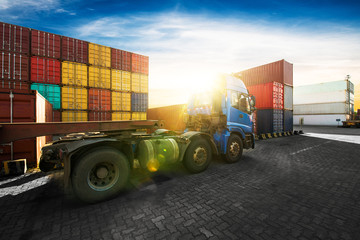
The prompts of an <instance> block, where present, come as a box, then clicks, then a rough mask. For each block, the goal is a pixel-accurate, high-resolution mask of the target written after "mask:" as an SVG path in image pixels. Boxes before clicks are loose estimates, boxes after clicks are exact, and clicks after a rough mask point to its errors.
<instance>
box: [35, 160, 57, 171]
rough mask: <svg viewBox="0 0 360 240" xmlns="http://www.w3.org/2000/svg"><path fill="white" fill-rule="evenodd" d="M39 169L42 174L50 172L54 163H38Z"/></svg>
mask: <svg viewBox="0 0 360 240" xmlns="http://www.w3.org/2000/svg"><path fill="white" fill-rule="evenodd" d="M39 168H40V170H41V171H43V172H50V171H51V170H53V169H54V168H55V164H54V163H48V162H44V161H40V163H39Z"/></svg>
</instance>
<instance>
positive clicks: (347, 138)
mask: <svg viewBox="0 0 360 240" xmlns="http://www.w3.org/2000/svg"><path fill="white" fill-rule="evenodd" d="M303 136H306V137H316V138H323V139H329V140H334V141H340V142H348V143H355V144H360V136H356V135H339V134H324V133H305V134H303Z"/></svg>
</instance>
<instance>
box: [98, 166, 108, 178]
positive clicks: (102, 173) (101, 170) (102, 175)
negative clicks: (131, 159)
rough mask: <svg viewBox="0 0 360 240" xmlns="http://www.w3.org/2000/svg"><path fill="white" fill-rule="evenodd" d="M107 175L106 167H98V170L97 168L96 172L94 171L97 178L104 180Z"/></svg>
mask: <svg viewBox="0 0 360 240" xmlns="http://www.w3.org/2000/svg"><path fill="white" fill-rule="evenodd" d="M108 173H109V171H108V170H107V168H106V167H100V168H98V169H97V171H96V176H97V177H98V178H101V179H102V178H106V177H107V175H108Z"/></svg>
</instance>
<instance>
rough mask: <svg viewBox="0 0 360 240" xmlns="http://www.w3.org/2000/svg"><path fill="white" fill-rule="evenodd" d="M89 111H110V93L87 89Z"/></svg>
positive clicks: (102, 90) (103, 90)
mask: <svg viewBox="0 0 360 240" xmlns="http://www.w3.org/2000/svg"><path fill="white" fill-rule="evenodd" d="M88 95H89V101H88V102H89V110H94V111H110V110H111V91H110V90H105V89H98V88H90V89H89V94H88Z"/></svg>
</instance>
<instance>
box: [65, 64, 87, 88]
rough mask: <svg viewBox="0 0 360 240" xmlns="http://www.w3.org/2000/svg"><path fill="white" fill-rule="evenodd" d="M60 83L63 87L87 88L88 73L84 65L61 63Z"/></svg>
mask: <svg viewBox="0 0 360 240" xmlns="http://www.w3.org/2000/svg"><path fill="white" fill-rule="evenodd" d="M61 83H62V84H64V85H72V86H80V87H87V86H88V71H87V66H86V64H82V63H76V62H68V61H64V62H62V66H61Z"/></svg>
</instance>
